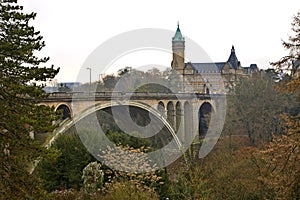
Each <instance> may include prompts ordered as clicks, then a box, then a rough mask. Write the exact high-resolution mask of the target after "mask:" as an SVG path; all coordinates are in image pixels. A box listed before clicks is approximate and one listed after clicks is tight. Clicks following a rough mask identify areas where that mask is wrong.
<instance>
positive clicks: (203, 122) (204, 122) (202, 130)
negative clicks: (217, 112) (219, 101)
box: [198, 102, 214, 137]
mask: <svg viewBox="0 0 300 200" xmlns="http://www.w3.org/2000/svg"><path fill="white" fill-rule="evenodd" d="M212 112H214V109H213V106H212V105H211V104H210V103H209V102H204V103H203V104H202V105H201V106H200V108H199V110H198V125H199V127H198V130H199V136H200V137H204V136H205V135H206V133H207V131H208V128H209V125H210V121H211V114H212Z"/></svg>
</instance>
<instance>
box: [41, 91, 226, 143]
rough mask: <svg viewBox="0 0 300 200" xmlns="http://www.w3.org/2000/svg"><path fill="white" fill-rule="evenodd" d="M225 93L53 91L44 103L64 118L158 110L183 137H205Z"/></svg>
mask: <svg viewBox="0 0 300 200" xmlns="http://www.w3.org/2000/svg"><path fill="white" fill-rule="evenodd" d="M223 100H224V95H220V94H195V93H176V94H174V93H148V92H139V93H122V92H90V93H89V92H73V93H51V94H49V97H48V98H45V99H43V101H42V102H41V103H40V104H41V105H46V106H53V107H54V108H55V110H61V111H62V113H63V116H62V119H67V118H70V119H71V120H72V119H80V118H82V117H84V116H87V115H88V114H90V113H92V112H95V111H97V110H100V109H102V108H104V107H112V106H116V105H127V106H136V107H139V108H142V109H144V110H147V111H149V112H158V113H159V114H160V117H161V118H163V119H165V123H167V124H168V125H169V126H170V127H172V129H173V130H174V132H175V133H180V134H179V135H180V136H179V138H180V140H182V141H184V138H186V137H187V136H188V137H192V138H195V136H197V135H199V136H200V137H203V136H204V135H205V134H206V132H207V130H208V128H209V125H210V118H211V114H212V113H215V112H216V111H218V109H219V108H218V107H219V105H220V104H221V103H220V102H221V101H223Z"/></svg>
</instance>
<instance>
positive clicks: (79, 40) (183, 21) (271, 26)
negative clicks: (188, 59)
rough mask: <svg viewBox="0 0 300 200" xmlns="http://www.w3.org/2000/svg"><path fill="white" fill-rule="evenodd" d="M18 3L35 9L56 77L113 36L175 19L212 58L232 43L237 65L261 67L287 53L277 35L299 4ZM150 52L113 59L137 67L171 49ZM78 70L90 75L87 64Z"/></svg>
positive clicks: (222, 57)
mask: <svg viewBox="0 0 300 200" xmlns="http://www.w3.org/2000/svg"><path fill="white" fill-rule="evenodd" d="M20 3H21V4H23V5H24V7H25V10H26V11H34V12H37V14H38V15H37V18H36V20H35V21H34V22H33V25H34V26H35V27H36V29H37V30H39V31H41V35H43V36H44V40H45V42H46V47H45V48H44V49H43V51H42V52H41V55H43V56H50V58H51V59H50V62H49V65H51V64H54V65H55V66H57V67H60V68H61V71H60V73H59V75H58V76H57V77H56V78H57V79H58V80H59V81H60V82H70V81H76V80H77V76H78V73H79V69H80V68H81V67H82V65H83V63H84V62H85V60H86V58H87V57H88V56H89V55H90V54H91V53H92V51H93V50H94V49H95V48H97V47H98V46H99V45H101V44H102V43H103V42H105V41H107V40H109V39H110V38H112V37H113V36H116V35H118V34H121V33H123V32H127V31H131V30H134V29H141V28H159V29H167V30H171V31H174V32H175V30H176V26H177V21H179V22H180V28H181V31H182V34H183V35H184V36H186V37H189V38H190V39H192V40H194V41H195V42H196V43H197V44H199V45H200V46H201V47H202V48H203V49H204V50H205V51H206V53H207V54H208V55H209V57H210V58H211V60H213V61H214V62H220V61H226V60H227V59H228V56H229V54H230V49H231V45H234V46H235V49H236V54H237V57H238V58H239V60H240V61H241V64H242V66H249V65H250V64H251V63H257V64H258V66H259V67H260V68H266V67H268V66H269V62H271V61H277V60H278V59H279V58H281V57H282V56H284V55H285V54H286V53H287V52H285V51H284V50H283V48H282V46H281V39H284V40H286V39H287V38H288V35H290V34H291V33H292V32H291V25H290V24H291V22H292V17H293V16H294V15H295V14H296V13H297V11H299V10H300V1H299V0H285V1H267V0H265V1H264V0H251V1H241V0H209V1H208V0H205V1H203V0H198V1H189V0H185V1H183V0H182V1H175V0H172V1H168V0H151V1H141V0H127V1H121V0H119V1H117V0H110V1H100V0H85V1H83V0H82V1H78V0H20ZM170 48H171V38H170ZM186 48H188V44H186ZM149 55H151V54H149ZM152 55H153V56H151V57H152V58H151V59H152V60H151V61H150V60H147V59H145V57H143V56H140V55H135V56H134V55H131V56H128V57H127V58H122V59H120V60H119V61H117V62H116V63H115V67H116V69H117V66H118V67H125V66H132V67H136V66H138V65H143V64H149V62H150V63H151V64H153V63H155V64H158V65H164V66H169V65H170V62H171V59H172V58H171V55H170V54H167V55H164V56H157V55H155V54H152ZM146 57H147V58H149V56H146ZM199 60H201V59H200V58H199ZM201 61H202V60H201ZM192 62H197V60H192ZM92 72H94V73H93V74H92V79H93V81H94V80H97V79H98V78H99V75H98V74H95V73H97V70H96V69H93V68H92ZM83 73H85V72H83ZM82 76H84V77H85V78H84V80H85V81H86V82H88V81H89V72H88V70H86V74H82Z"/></svg>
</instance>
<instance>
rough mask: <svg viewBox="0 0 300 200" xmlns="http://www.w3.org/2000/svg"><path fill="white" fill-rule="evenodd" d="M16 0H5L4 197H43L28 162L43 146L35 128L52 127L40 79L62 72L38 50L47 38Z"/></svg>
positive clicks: (1, 18)
mask: <svg viewBox="0 0 300 200" xmlns="http://www.w3.org/2000/svg"><path fill="white" fill-rule="evenodd" d="M22 10H23V7H22V6H19V5H18V4H17V0H0V163H1V165H0V180H1V181H0V199H24V198H33V197H35V198H38V197H37V196H38V195H40V194H41V192H40V191H41V190H40V188H39V184H38V181H37V180H36V179H35V177H34V176H33V175H30V174H29V172H28V164H29V163H30V162H31V161H33V160H34V159H36V158H37V157H39V156H41V155H42V153H43V151H42V149H41V148H40V147H39V146H38V144H37V143H36V142H35V141H34V140H32V139H31V138H30V136H29V135H30V133H34V132H39V133H44V132H47V131H51V130H52V129H53V126H52V121H53V120H54V119H55V118H56V116H55V113H54V111H53V109H51V108H48V107H45V106H38V105H37V104H38V103H39V101H40V100H41V99H42V98H44V97H46V95H45V93H44V92H43V90H42V87H43V85H38V84H37V83H38V82H44V81H48V80H49V79H52V78H53V77H54V76H55V75H56V74H57V73H58V71H59V69H54V67H53V66H52V67H51V68H47V67H39V66H40V65H41V64H45V63H46V62H47V61H48V60H49V58H48V57H43V58H39V57H36V56H35V55H34V53H35V52H37V51H40V50H41V49H42V48H43V47H44V46H45V43H44V42H43V41H42V36H41V35H40V33H39V32H38V31H36V30H35V29H34V27H32V26H30V25H29V23H30V21H31V20H33V19H34V18H35V16H36V14H35V13H30V14H26V13H24V12H23V11H22Z"/></svg>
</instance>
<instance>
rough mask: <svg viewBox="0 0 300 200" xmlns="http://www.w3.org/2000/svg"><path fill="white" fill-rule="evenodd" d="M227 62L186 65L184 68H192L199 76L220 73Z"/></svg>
mask: <svg viewBox="0 0 300 200" xmlns="http://www.w3.org/2000/svg"><path fill="white" fill-rule="evenodd" d="M225 64H226V62H218V63H190V62H189V63H185V65H184V68H187V67H188V66H191V67H192V68H193V70H195V72H196V73H198V74H205V73H220V72H221V69H222V68H223V67H224V65H225Z"/></svg>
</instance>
